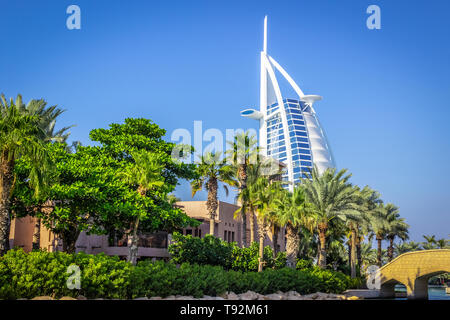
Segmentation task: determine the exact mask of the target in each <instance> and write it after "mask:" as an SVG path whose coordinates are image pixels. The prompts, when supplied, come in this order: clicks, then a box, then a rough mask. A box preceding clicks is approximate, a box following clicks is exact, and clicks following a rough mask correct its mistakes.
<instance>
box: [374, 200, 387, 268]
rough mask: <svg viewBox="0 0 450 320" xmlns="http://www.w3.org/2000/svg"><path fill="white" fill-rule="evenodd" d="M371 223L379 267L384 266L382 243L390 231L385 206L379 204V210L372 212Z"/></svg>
mask: <svg viewBox="0 0 450 320" xmlns="http://www.w3.org/2000/svg"><path fill="white" fill-rule="evenodd" d="M369 221H370V225H371V229H372V236H374V237H375V239H376V241H377V265H378V266H379V267H381V266H382V265H383V259H382V258H383V251H382V241H383V240H384V239H385V237H386V234H387V231H388V230H389V223H388V219H387V211H386V207H385V205H384V204H379V205H378V206H377V208H376V209H375V210H373V211H371V212H370V216H369Z"/></svg>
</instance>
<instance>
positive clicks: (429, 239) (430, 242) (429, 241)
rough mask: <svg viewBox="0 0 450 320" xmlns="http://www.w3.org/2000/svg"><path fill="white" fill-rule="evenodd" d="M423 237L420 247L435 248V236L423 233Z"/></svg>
mask: <svg viewBox="0 0 450 320" xmlns="http://www.w3.org/2000/svg"><path fill="white" fill-rule="evenodd" d="M423 238H424V239H425V242H423V244H422V247H423V248H424V249H425V250H432V249H435V248H436V236H435V235H432V236H426V235H424V236H423Z"/></svg>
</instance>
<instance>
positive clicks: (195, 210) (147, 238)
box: [9, 201, 286, 259]
mask: <svg viewBox="0 0 450 320" xmlns="http://www.w3.org/2000/svg"><path fill="white" fill-rule="evenodd" d="M176 205H177V206H178V207H179V208H181V209H182V210H183V211H184V212H186V214H187V215H188V216H190V217H191V218H194V219H196V220H198V221H200V222H201V225H199V226H198V227H197V228H186V229H183V234H185V235H187V234H190V235H192V236H194V237H199V238H203V237H204V236H205V235H206V234H209V220H210V218H209V214H208V210H207V208H206V201H180V202H177V203H176ZM238 209H239V206H237V205H234V204H231V203H227V202H223V201H219V207H218V209H217V211H218V214H217V215H216V217H215V234H214V236H216V237H219V238H221V239H223V240H225V241H228V242H237V243H238V245H239V246H242V235H243V232H244V230H243V227H242V221H241V219H240V218H235V214H234V213H235V211H236V210H238ZM255 220H256V219H255ZM35 222H36V221H35V218H33V217H30V216H28V217H24V218H19V219H14V220H13V221H12V223H11V231H10V236H9V241H10V246H11V248H13V247H21V248H23V249H24V250H25V251H27V252H29V251H31V249H32V241H33V233H34V228H35ZM254 227H255V230H254V232H255V241H258V226H257V222H256V221H255V224H254ZM246 233H247V242H250V217H249V216H248V215H247V230H246ZM170 238H171V235H170V234H167V233H166V232H157V233H153V234H144V235H141V236H140V239H139V249H138V256H139V257H140V258H154V259H166V258H169V257H170V255H169V253H168V251H167V247H168V244H169V242H170ZM285 243H286V239H285V229H284V228H282V229H281V230H280V232H279V235H278V244H277V248H278V250H279V251H284V250H285ZM264 245H270V246H272V247H273V235H272V234H271V233H270V232H268V234H267V236H266V238H265V241H264ZM40 248H41V249H45V250H47V251H49V252H54V251H62V241H61V240H60V239H58V237H56V236H55V234H53V233H52V232H50V231H49V230H48V229H47V228H45V226H43V225H41V230H40ZM76 251H77V252H80V251H83V252H85V253H92V254H96V253H101V252H104V253H105V254H107V255H116V256H119V257H121V258H125V257H126V256H127V254H128V247H127V239H124V238H122V239H117V238H114V237H111V236H108V235H87V234H86V233H84V232H83V233H81V234H80V236H79V238H78V240H77V242H76Z"/></svg>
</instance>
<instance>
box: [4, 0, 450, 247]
mask: <svg viewBox="0 0 450 320" xmlns="http://www.w3.org/2000/svg"><path fill="white" fill-rule="evenodd" d="M70 4H76V5H78V6H79V7H80V8H81V30H68V29H67V28H66V19H67V17H68V14H66V8H67V7H68V6H69V5H70ZM371 4H376V5H378V6H379V7H380V8H381V30H369V29H368V28H367V27H366V19H367V17H368V14H366V8H367V7H368V6H369V5H371ZM0 12H1V13H2V18H1V19H0V38H1V39H2V50H1V53H0V92H3V93H5V95H6V96H7V97H11V96H15V95H16V94H17V93H21V94H22V95H23V96H24V99H25V100H29V99H32V98H45V99H46V100H47V101H48V103H49V104H57V105H59V106H60V107H62V108H64V109H67V112H66V113H65V114H64V115H63V116H62V118H61V121H60V125H70V124H76V127H75V128H73V129H72V130H71V132H72V135H71V137H72V139H74V140H80V141H81V142H82V143H83V144H89V138H88V135H89V131H90V130H91V129H93V128H98V127H106V126H107V125H108V124H110V123H112V122H122V121H123V119H124V118H126V117H146V118H151V119H152V120H154V121H155V122H156V123H157V124H159V125H160V126H161V127H163V128H165V129H167V131H168V135H169V137H170V134H171V133H172V131H173V130H175V129H177V128H186V129H188V130H191V131H192V130H193V121H195V120H201V121H203V128H204V130H205V129H208V128H217V129H220V130H223V131H225V129H227V128H250V127H255V126H256V124H255V123H254V122H252V121H251V120H248V119H244V118H241V117H240V116H239V111H240V110H242V108H243V107H248V106H257V105H258V103H259V93H258V91H259V52H260V50H261V48H262V26H263V18H264V15H265V14H267V15H268V16H269V41H268V52H269V54H270V55H272V56H273V57H274V58H275V59H276V60H277V61H278V62H279V63H280V64H281V65H282V66H283V67H284V68H285V69H286V70H287V71H288V72H289V73H290V75H291V76H292V77H293V78H294V79H295V80H296V82H297V83H298V84H299V85H300V87H301V88H302V90H303V91H304V92H305V93H307V94H320V95H322V96H323V97H324V99H323V101H321V102H319V103H317V104H316V105H315V107H316V111H317V113H318V115H319V117H320V119H321V122H322V124H323V126H324V128H325V130H326V132H327V135H328V137H329V140H330V143H331V147H332V149H333V152H334V156H335V158H336V161H337V164H338V166H339V168H348V169H349V170H350V171H351V172H352V173H353V178H352V181H353V182H354V183H356V184H359V185H366V184H368V185H370V186H371V187H373V188H374V189H376V190H378V191H379V192H380V193H381V194H382V196H383V199H384V200H385V201H386V202H393V203H395V204H396V205H398V206H399V207H400V210H401V214H402V215H403V216H404V217H405V218H406V219H407V221H408V223H409V224H410V225H411V229H410V230H411V238H412V239H413V240H422V239H421V238H422V235H423V234H427V235H428V234H436V236H437V237H438V238H442V237H448V236H447V235H448V234H449V233H450V209H449V205H448V200H449V198H450V191H449V188H448V181H449V178H450V171H449V170H448V168H447V165H448V162H449V155H450V152H449V151H450V147H449V142H448V141H449V138H450V130H449V128H448V121H449V118H450V117H449V113H450V110H449V107H450V106H449V101H450V97H449V93H450V79H449V74H450V59H449V58H450V42H449V41H448V39H449V36H450V24H449V23H448V14H449V12H450V2H449V1H445V0H441V1H438V0H436V1H422V0H420V1H414V2H412V1H406V0H397V1H380V0H371V1H363V0H358V1H350V0H343V1H331V0H330V1H325V0H322V1H311V0H309V1H306V0H303V1H126V2H125V1H118V0H117V1H113V0H108V1H100V0H96V1H93V0H90V1H84V0H83V1H82V0H72V1H63V0H54V1H50V0H47V1H21V0H16V1H5V0H1V1H0ZM177 194H178V195H179V196H180V197H182V198H183V199H184V200H189V199H190V193H189V189H188V187H187V186H186V185H182V186H181V187H180V188H178V190H177ZM202 197H204V194H200V195H199V196H198V197H197V198H199V199H200V198H202ZM222 199H223V200H225V199H226V197H224V196H223V195H222ZM232 199H233V197H232V196H230V197H229V198H228V200H229V201H232Z"/></svg>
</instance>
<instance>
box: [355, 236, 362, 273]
mask: <svg viewBox="0 0 450 320" xmlns="http://www.w3.org/2000/svg"><path fill="white" fill-rule="evenodd" d="M356 256H357V260H358V266H359V268H360V269H361V266H362V255H361V237H359V236H358V237H357V238H356Z"/></svg>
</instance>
